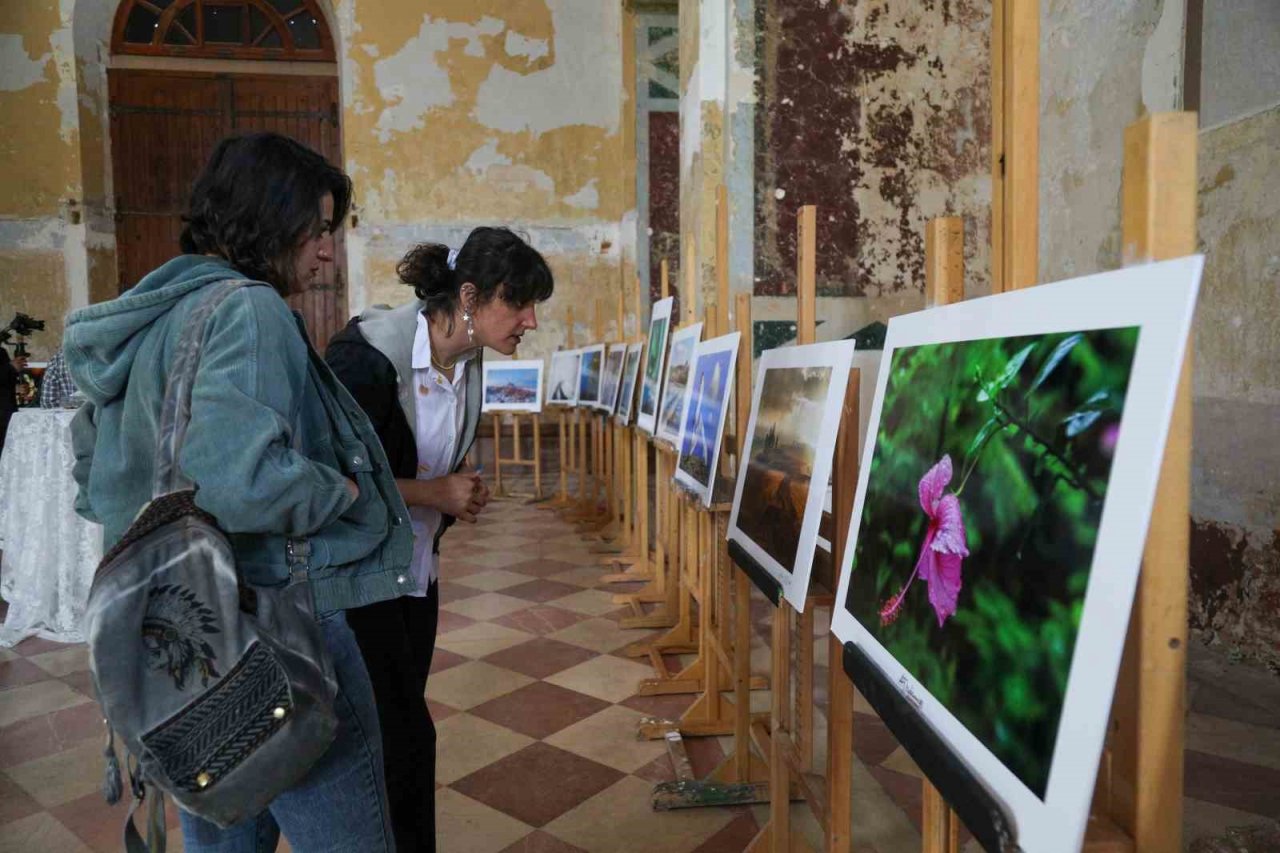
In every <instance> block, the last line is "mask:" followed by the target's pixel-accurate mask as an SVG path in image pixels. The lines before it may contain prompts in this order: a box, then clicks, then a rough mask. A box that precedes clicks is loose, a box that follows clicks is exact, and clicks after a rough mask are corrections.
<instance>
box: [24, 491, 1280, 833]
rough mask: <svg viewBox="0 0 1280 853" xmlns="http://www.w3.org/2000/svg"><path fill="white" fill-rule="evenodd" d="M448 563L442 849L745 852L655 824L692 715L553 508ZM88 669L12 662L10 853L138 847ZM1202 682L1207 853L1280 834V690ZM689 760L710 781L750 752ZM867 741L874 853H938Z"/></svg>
mask: <svg viewBox="0 0 1280 853" xmlns="http://www.w3.org/2000/svg"><path fill="white" fill-rule="evenodd" d="M443 549H444V564H443V571H442V576H443V577H444V578H445V580H444V581H442V587H441V588H442V602H443V604H442V612H441V618H440V637H439V644H438V649H437V652H436V659H435V666H434V668H433V674H432V676H431V681H430V683H429V685H428V698H429V701H430V704H431V708H432V711H433V714H434V716H435V720H436V723H437V726H438V729H439V766H438V772H437V778H438V782H439V784H440V786H441V787H440V789H439V791H438V794H437V801H438V810H439V832H440V849H441V850H442V851H444V853H498V851H525V853H562V851H580V850H581V851H592V853H595V851H599V852H600V853H613V852H614V851H618V853H621V852H622V851H646V853H686V851H702V853H709V852H710V851H725V853H728V851H739V850H742V849H743V847H744V846H745V845H746V843H747V841H748V840H749V839H750V838H751V837H752V836H753V835H754V834H755V832H756V829H757V826H758V824H757V821H758V820H759V819H761V818H762V816H763V814H764V809H763V807H755V808H747V807H739V808H735V809H700V810H689V811H680V812H661V813H659V812H654V811H652V810H651V808H650V805H649V803H650V794H651V791H652V788H653V785H654V783H655V782H658V781H663V780H668V779H672V778H674V776H673V772H672V769H671V763H670V760H669V758H668V756H667V753H666V750H665V747H664V745H663V744H662V742H661V741H640V740H637V739H636V735H635V731H636V723H637V721H638V720H639V719H640V717H641V716H643V715H646V714H652V715H658V716H663V717H671V716H675V715H678V714H679V712H680V711H681V710H682V709H683V707H684V706H685V705H687V703H688V702H689V701H690V697H678V696H676V697H661V698H641V697H637V696H634V695H633V694H634V691H635V687H636V684H637V682H638V681H639V679H641V678H644V677H646V676H649V675H651V674H652V673H651V671H650V669H649V668H648V667H647V666H644V665H642V664H641V663H639V662H637V661H636V660H632V659H629V658H626V657H624V656H622V655H621V654H620V650H621V649H622V648H623V647H624V646H626V645H627V644H629V643H632V642H634V641H636V640H639V639H643V638H644V636H645V634H644V633H643V632H636V631H627V630H623V629H622V628H620V626H619V624H618V619H619V617H620V616H621V610H620V608H618V607H617V606H616V605H615V604H614V603H613V601H612V596H611V593H612V592H613V591H615V590H612V589H611V590H609V591H606V590H603V589H599V588H597V583H598V581H599V579H600V578H601V576H602V575H603V574H604V572H605V571H606V570H605V569H604V568H602V567H601V566H599V565H598V562H599V558H598V556H597V555H595V554H592V553H591V552H590V547H589V543H587V542H584V541H583V539H582V538H581V537H580V536H578V535H577V533H575V532H574V529H573V528H572V527H571V526H570V525H568V524H566V523H564V522H563V521H561V520H560V519H559V518H558V517H557V516H556V515H555V514H554V513H552V512H549V511H548V510H546V509H545V508H539V507H538V506H533V505H529V504H526V503H524V502H522V501H517V500H502V501H497V502H495V503H494V504H493V505H491V506H490V508H489V510H488V511H487V512H486V513H485V515H484V517H483V519H482V521H481V522H480V523H479V524H477V525H475V526H465V525H460V526H458V527H457V528H455V529H454V530H453V531H451V532H450V533H449V534H448V535H447V536H446V537H445V540H444V542H443ZM824 647H825V643H819V644H818V648H819V649H822V648H824ZM758 651H759V650H758ZM757 656H758V655H757ZM765 659H766V660H767V657H766V658H765ZM671 664H672V665H673V666H674V665H676V664H677V661H675V660H674V659H673V660H672V661H671ZM87 665H88V664H87V657H86V652H85V649H84V647H83V646H61V645H57V644H53V643H50V642H47V641H44V640H28V641H26V642H24V643H23V644H21V645H20V646H18V647H17V648H16V649H12V650H0V851H15V853H18V851H21V853H81V851H85V850H94V851H108V850H110V851H115V850H119V849H121V847H120V835H119V832H120V821H121V819H122V817H123V814H124V806H123V804H122V805H118V806H116V807H115V808H109V807H107V806H106V805H105V804H104V803H103V802H102V798H101V796H100V795H99V794H98V792H97V791H98V787H99V785H100V782H101V778H102V764H101V752H102V738H101V734H102V726H101V720H100V718H99V715H98V711H97V707H96V705H95V704H94V703H93V701H92V700H91V695H92V690H91V687H90V684H89V675H88V672H87ZM1237 669H1239V670H1240V671H1239V672H1237V671H1236V670H1237ZM822 675H823V673H822V672H820V673H819V677H818V679H817V681H818V683H819V684H821V683H822V682H823V680H824V679H823V677H822ZM1191 678H1192V696H1191V700H1192V711H1193V713H1192V715H1191V718H1190V721H1189V725H1188V743H1187V794H1188V796H1189V799H1188V800H1187V809H1186V825H1187V837H1188V841H1190V840H1193V839H1195V838H1196V837H1198V836H1201V835H1204V834H1206V833H1220V832H1222V831H1223V830H1224V829H1225V828H1226V827H1228V826H1237V825H1250V824H1258V823H1261V822H1263V821H1265V820H1266V819H1267V818H1272V819H1274V818H1276V817H1280V728H1277V726H1280V719H1278V716H1280V714H1278V713H1277V710H1278V709H1280V704H1277V698H1280V682H1278V681H1277V679H1275V678H1274V676H1270V675H1266V674H1259V673H1254V672H1253V671H1250V670H1243V669H1242V668H1235V667H1232V666H1230V665H1229V664H1226V663H1225V662H1223V661H1219V660H1218V659H1217V658H1214V657H1205V656H1204V655H1202V654H1199V653H1197V655H1196V656H1194V657H1193V663H1192V668H1191ZM819 698H820V699H821V696H820V697H819ZM686 743H687V745H688V750H689V753H690V756H691V759H692V762H693V769H694V772H695V774H697V775H699V776H701V775H704V774H706V773H707V772H708V771H709V770H711V769H712V768H713V767H714V766H715V765H716V764H717V763H718V762H719V760H720V759H721V758H722V757H723V756H724V750H725V748H726V747H730V746H731V744H730V742H729V741H728V739H715V738H711V739H688V740H687V741H686ZM854 743H855V750H856V753H857V758H858V760H857V761H856V762H855V767H854V784H855V790H854V797H855V810H854V814H855V830H854V840H855V844H856V845H857V848H858V850H859V851H860V853H861V851H879V853H897V851H911V850H917V849H919V835H918V830H917V826H918V824H919V811H920V805H919V804H920V783H919V776H918V771H917V770H916V769H915V767H914V765H913V764H912V763H911V761H910V759H909V758H907V756H906V755H905V753H904V752H903V751H902V750H901V749H900V748H899V747H898V745H897V743H896V742H895V741H894V739H893V737H892V735H891V734H889V732H888V730H887V729H886V728H885V727H884V726H883V724H881V723H880V722H879V721H878V720H877V719H876V718H875V716H874V715H873V714H872V713H871V712H870V709H869V708H868V707H867V706H865V705H864V704H862V703H859V705H858V712H857V714H856V723H855V734H854ZM797 808H798V809H799V808H802V807H799V806H798V807H797ZM799 814H800V812H799V811H798V812H797V815H799ZM169 826H170V831H171V838H170V840H171V846H170V849H171V850H180V849H181V838H180V837H179V836H180V833H179V832H178V829H177V820H176V817H175V816H173V815H172V814H171V817H170V823H169ZM282 849H283V845H282Z"/></svg>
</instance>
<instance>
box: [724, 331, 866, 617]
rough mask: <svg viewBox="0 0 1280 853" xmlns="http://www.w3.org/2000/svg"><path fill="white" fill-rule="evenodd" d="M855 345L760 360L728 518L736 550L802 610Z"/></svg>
mask: <svg viewBox="0 0 1280 853" xmlns="http://www.w3.org/2000/svg"><path fill="white" fill-rule="evenodd" d="M853 350H854V343H853V341H834V342H831V343H822V344H810V345H808V346H802V347H799V346H788V347H779V348H777V349H771V350H768V351H767V352H765V353H764V354H763V355H761V356H760V360H759V364H758V366H757V368H756V381H755V385H754V386H753V391H754V394H753V399H752V402H751V420H750V421H749V422H748V423H747V436H748V438H747V445H746V450H745V452H744V453H743V457H744V458H745V459H746V464H745V465H741V466H739V470H738V480H737V483H736V484H735V490H734V496H733V510H732V511H731V512H730V515H729V534H728V538H729V541H731V542H736V543H737V544H738V545H739V546H740V547H741V548H742V549H743V550H744V551H746V552H747V554H749V555H750V556H751V557H752V559H754V560H755V561H756V562H757V563H758V564H759V565H760V567H761V568H763V569H764V570H765V571H766V572H768V573H769V575H770V576H771V577H772V578H773V579H774V580H776V581H777V582H778V584H779V585H780V586H781V587H782V594H783V596H784V597H785V598H786V600H787V601H788V602H789V603H790V605H791V606H792V607H794V608H795V609H796V610H797V611H803V610H804V600H805V595H806V593H807V592H808V590H809V573H810V570H811V569H812V568H813V552H814V550H815V549H816V548H817V546H818V527H819V525H820V524H821V522H822V505H823V502H824V498H825V497H826V492H827V483H828V482H830V479H831V462H832V458H831V457H832V454H833V453H834V452H835V445H836V435H837V433H838V432H839V429H840V410H841V408H842V404H843V401H844V390H845V386H846V385H848V383H849V365H850V362H851V361H852V359H853Z"/></svg>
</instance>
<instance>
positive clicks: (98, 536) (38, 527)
mask: <svg viewBox="0 0 1280 853" xmlns="http://www.w3.org/2000/svg"><path fill="white" fill-rule="evenodd" d="M75 414H76V413H75V410H73V409H20V410H19V411H18V412H17V414H15V415H14V416H13V420H11V421H10V422H9V434H8V436H7V437H6V439H5V445H4V453H3V454H0V550H2V551H3V556H2V557H0V596H3V598H4V600H5V601H7V602H8V603H9V612H8V614H7V615H6V617H5V620H4V624H3V625H0V646H12V645H15V644H16V643H18V642H20V641H22V640H23V639H25V638H26V637H30V636H33V635H34V636H39V637H43V638H45V639H48V640H54V641H56V642H60V643H78V642H83V641H84V610H85V602H86V601H87V600H88V598H89V584H90V582H91V581H92V580H93V573H94V570H95V569H96V568H97V567H98V563H99V562H101V560H102V527H101V526H100V525H97V524H93V523H91V522H88V521H85V520H84V519H82V518H81V517H80V516H78V515H76V511H75V499H76V484H75V480H74V479H73V478H72V476H71V467H72V465H73V464H74V462H75V455H74V454H73V453H72V450H71V419H72V418H73V417H75Z"/></svg>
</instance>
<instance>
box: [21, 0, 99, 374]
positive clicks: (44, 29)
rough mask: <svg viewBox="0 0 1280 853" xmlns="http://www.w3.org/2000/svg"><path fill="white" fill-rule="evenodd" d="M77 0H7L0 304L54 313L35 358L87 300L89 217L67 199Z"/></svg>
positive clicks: (71, 188) (75, 144)
mask: <svg viewBox="0 0 1280 853" xmlns="http://www.w3.org/2000/svg"><path fill="white" fill-rule="evenodd" d="M73 7H74V2H73V0H61V2H59V0H30V1H29V2H23V3H4V4H0V127H3V128H4V133H3V135H0V282H2V283H3V284H2V285H0V288H2V289H0V312H2V313H4V314H5V315H8V316H11V315H12V312H13V311H15V310H16V311H24V312H27V313H29V314H32V315H34V316H36V317H39V318H40V319H43V320H45V321H46V327H45V331H44V332H41V333H37V334H36V335H34V336H33V337H32V338H31V342H30V344H31V345H30V351H31V353H32V356H33V357H35V358H37V359H40V358H46V357H48V356H49V355H50V354H51V352H52V350H53V348H55V347H56V346H57V344H58V342H59V341H60V340H61V337H62V318H63V315H64V314H65V313H66V311H67V309H68V308H70V307H72V306H73V305H79V304H85V303H86V302H87V300H88V292H87V290H88V288H87V286H84V285H82V284H80V283H81V282H85V281H87V275H86V274H85V272H84V269H85V265H86V253H85V248H84V247H85V240H86V238H85V226H84V224H83V222H81V223H80V224H72V223H71V220H72V218H73V217H72V215H71V212H72V210H73V209H74V208H75V206H76V205H73V204H70V203H69V202H68V200H76V202H77V203H78V201H79V199H80V198H81V197H82V187H81V183H80V172H81V169H80V129H79V109H78V105H77V102H76V62H75V51H74V45H73V40H72V31H71V19H72V10H73ZM68 282H76V283H77V284H76V286H75V287H68ZM8 316H6V317H5V318H4V319H5V320H6V321H7V319H8Z"/></svg>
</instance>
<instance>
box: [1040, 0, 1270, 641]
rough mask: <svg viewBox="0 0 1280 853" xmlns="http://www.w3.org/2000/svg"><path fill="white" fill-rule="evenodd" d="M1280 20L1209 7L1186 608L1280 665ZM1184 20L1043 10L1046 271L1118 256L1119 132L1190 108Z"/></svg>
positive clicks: (1082, 9)
mask: <svg viewBox="0 0 1280 853" xmlns="http://www.w3.org/2000/svg"><path fill="white" fill-rule="evenodd" d="M1275 15H1276V12H1275V4H1274V3H1272V2H1271V0H1241V2H1230V3H1228V2H1219V0H1206V2H1205V6H1204V15H1203V20H1204V32H1203V38H1202V41H1201V53H1202V63H1203V64H1202V69H1203V71H1202V74H1201V78H1200V81H1199V82H1200V85H1199V91H1200V92H1201V100H1202V103H1201V105H1200V107H1201V110H1200V112H1201V124H1202V127H1205V128H1206V129H1205V130H1203V131H1202V132H1201V134H1200V139H1199V146H1200V150H1199V164H1198V172H1199V220H1198V223H1197V228H1198V232H1199V240H1200V248H1201V251H1203V252H1204V253H1205V255H1206V264H1205V272H1204V279H1203V282H1202V285H1201V291H1200V300H1199V306H1198V309H1197V314H1196V326H1195V341H1194V344H1195V346H1194V350H1193V352H1194V356H1193V357H1194V359H1195V361H1194V367H1195V389H1194V429H1195V433H1194V439H1193V447H1192V451H1193V479H1192V531H1191V533H1192V537H1191V567H1190V568H1191V585H1192V594H1191V602H1190V604H1191V622H1192V627H1193V628H1195V629H1198V631H1199V632H1200V634H1201V637H1202V638H1203V639H1205V640H1207V641H1211V642H1221V643H1224V644H1228V645H1231V646H1233V647H1236V648H1238V649H1239V650H1240V651H1241V652H1243V653H1244V654H1246V655H1249V656H1251V657H1255V658H1258V659H1261V660H1264V661H1266V662H1269V663H1270V664H1271V665H1272V666H1280V487H1277V485H1276V482H1275V480H1276V473H1277V472H1278V471H1280V451H1278V450H1277V443H1276V436H1277V434H1278V433H1280V370H1277V367H1276V365H1277V364H1280V319H1278V318H1280V249H1278V247H1277V243H1276V226H1275V223H1276V222H1277V221H1280V146H1278V145H1277V144H1276V140H1277V139H1280V108H1278V107H1277V106H1276V93H1275V89H1274V86H1272V87H1269V88H1268V87H1267V85H1266V83H1267V81H1274V80H1280V29H1276V28H1275V27H1268V26H1266V25H1265V24H1266V22H1268V21H1276V20H1277V19H1276V17H1275ZM1185 29H1186V8H1185V3H1184V2H1180V0H1126V2H1122V3H1116V2H1112V1H1111V0H1106V1H1105V2H1104V0H1074V1H1073V2H1070V3H1068V2H1066V0H1050V2H1049V3H1047V4H1043V5H1042V11H1041V50H1040V86H1041V88H1040V92H1041V107H1040V229H1041V230H1040V277H1041V280H1043V281H1054V280H1058V279H1062V278H1068V277H1071V276H1077V275H1085V274H1088V273H1092V272H1098V271H1101V270H1107V269H1114V268H1116V267H1118V266H1119V265H1120V263H1121V249H1120V191H1121V177H1122V176H1121V163H1122V159H1123V139H1122V134H1123V132H1124V128H1125V126H1126V125H1128V124H1129V123H1131V122H1132V121H1134V120H1136V119H1137V118H1139V117H1140V116H1141V115H1142V114H1143V113H1144V111H1159V110H1172V109H1180V108H1181V106H1182V93H1183V88H1184V81H1183V80H1182V73H1183V43H1184V40H1185V38H1186V32H1185ZM1192 37H1195V34H1192ZM1267 39H1270V41H1267Z"/></svg>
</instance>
